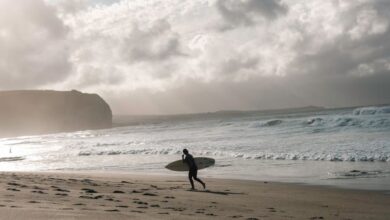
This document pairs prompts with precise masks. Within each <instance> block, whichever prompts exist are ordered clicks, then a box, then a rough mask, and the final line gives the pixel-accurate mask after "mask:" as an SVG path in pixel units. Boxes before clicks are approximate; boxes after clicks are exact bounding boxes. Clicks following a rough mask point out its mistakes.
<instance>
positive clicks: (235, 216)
mask: <svg viewBox="0 0 390 220" xmlns="http://www.w3.org/2000/svg"><path fill="white" fill-rule="evenodd" d="M241 217H242V215H233V216H230V218H241Z"/></svg>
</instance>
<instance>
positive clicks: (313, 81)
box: [0, 0, 390, 113]
mask: <svg viewBox="0 0 390 220" xmlns="http://www.w3.org/2000/svg"><path fill="white" fill-rule="evenodd" d="M47 1H50V4H49V5H47V4H45V3H43V2H42V1H36V2H35V1H34V3H32V2H33V1H26V2H27V3H25V4H21V3H18V1H11V0H5V1H2V2H1V3H0V4H2V6H4V7H0V8H1V9H0V10H2V9H3V8H11V6H12V7H14V8H17V10H16V9H15V10H9V11H6V12H4V13H1V15H0V18H1V19H0V23H1V22H2V23H1V24H2V25H1V26H2V27H6V28H3V29H1V31H0V46H1V47H2V48H5V50H1V51H0V58H2V59H0V60H1V61H0V80H1V81H0V88H1V89H5V88H30V87H38V88H53V89H79V90H83V91H87V92H97V93H99V94H102V95H103V96H104V97H105V98H106V99H108V100H112V101H111V102H112V105H113V109H114V112H115V111H116V112H126V111H127V112H130V111H131V112H132V113H136V112H141V113H174V112H180V111H186V112H189V111H207V110H220V109H226V108H241V109H256V108H271V107H272V108H273V107H288V106H293V105H304V104H317V105H328V106H341V105H349V104H364V103H372V102H373V100H375V101H376V102H386V100H387V101H388V102H390V97H388V96H386V95H385V93H384V92H386V91H387V90H388V89H386V88H384V87H386V86H385V85H384V84H386V83H387V87H389V88H390V86H388V84H389V77H388V75H389V73H390V39H389V38H390V33H389V25H390V24H389V22H390V13H389V11H390V2H389V1H386V0H356V1H348V0H330V1H320V0H313V1H307V0H291V1H290V0H235V1H233V0H224V1H222V0H196V1H182V0H171V1H164V0H150V1H144V0H122V1H117V2H116V1H110V4H107V5H103V4H100V2H101V1H97V2H98V3H99V4H98V3H96V2H95V1H92V2H95V3H92V2H91V1H82V0H72V1H62V0H58V1H53V2H52V0H47ZM85 4H87V5H85ZM27 8H28V10H29V13H20V11H23V10H24V11H26V10H27ZM5 30H6V31H5ZM4 51H7V52H4ZM37 54H38V55H39V56H37ZM381 83H382V84H381ZM354 85H356V86H354ZM378 86H379V87H380V88H379V87H378ZM388 92H390V91H388ZM224 95H225V96H226V97H225V96H224ZM121 97H125V98H121ZM229 97H230V98H229ZM359 97H364V98H361V99H360V98H359ZM141 99H142V100H143V101H142V102H141V101H140V100H141ZM123 100H127V101H129V102H130V101H131V102H137V103H143V104H142V106H141V104H140V105H137V107H136V108H135V109H132V105H131V104H127V105H125V104H123ZM168 100H170V101H168ZM190 102H193V103H194V104H191V103H190ZM126 103H127V102H126ZM168 103H171V105H168ZM152 105H155V106H154V107H151V106H152ZM148 109H149V110H148Z"/></svg>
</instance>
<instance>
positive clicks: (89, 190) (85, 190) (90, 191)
mask: <svg viewBox="0 0 390 220" xmlns="http://www.w3.org/2000/svg"><path fill="white" fill-rule="evenodd" d="M81 190H83V191H84V192H85V193H97V191H96V190H94V189H88V188H83V189H81Z"/></svg>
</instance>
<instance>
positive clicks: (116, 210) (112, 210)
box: [104, 209, 119, 212]
mask: <svg viewBox="0 0 390 220" xmlns="http://www.w3.org/2000/svg"><path fill="white" fill-rule="evenodd" d="M104 211H106V212H119V210H118V209H106V210H104Z"/></svg>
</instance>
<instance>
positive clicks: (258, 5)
mask: <svg viewBox="0 0 390 220" xmlns="http://www.w3.org/2000/svg"><path fill="white" fill-rule="evenodd" d="M216 6H217V8H218V11H219V13H221V15H222V17H223V18H224V19H226V20H227V28H229V26H236V25H244V26H247V25H254V24H256V23H257V22H259V17H260V18H265V19H267V20H273V19H275V18H277V17H278V16H279V15H282V14H285V13H286V12H287V7H286V6H284V5H283V4H281V2H280V1H278V0H218V1H217V3H216Z"/></svg>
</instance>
